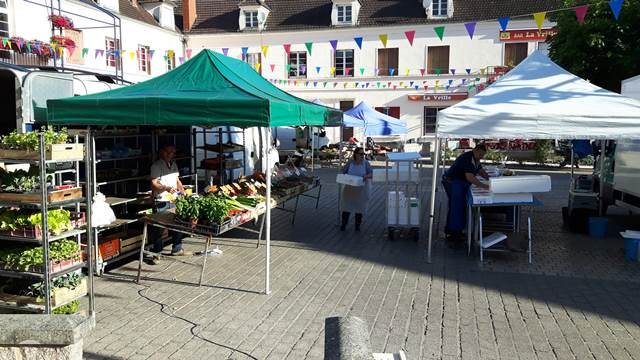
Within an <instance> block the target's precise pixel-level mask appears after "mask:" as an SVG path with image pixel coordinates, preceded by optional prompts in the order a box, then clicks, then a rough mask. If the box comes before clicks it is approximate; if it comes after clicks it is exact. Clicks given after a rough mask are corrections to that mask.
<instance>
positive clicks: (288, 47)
mask: <svg viewBox="0 0 640 360" xmlns="http://www.w3.org/2000/svg"><path fill="white" fill-rule="evenodd" d="M282 47H284V52H285V53H286V54H287V55H289V54H291V44H283V45H282Z"/></svg>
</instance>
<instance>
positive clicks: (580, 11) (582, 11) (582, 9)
mask: <svg viewBox="0 0 640 360" xmlns="http://www.w3.org/2000/svg"><path fill="white" fill-rule="evenodd" d="M587 10H589V5H582V6H578V7H577V8H576V19H577V20H578V24H580V25H582V24H584V18H585V16H587Z"/></svg>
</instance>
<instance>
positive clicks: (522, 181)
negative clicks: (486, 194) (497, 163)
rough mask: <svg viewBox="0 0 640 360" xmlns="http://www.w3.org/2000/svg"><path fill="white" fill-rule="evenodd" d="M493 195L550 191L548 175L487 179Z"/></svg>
mask: <svg viewBox="0 0 640 360" xmlns="http://www.w3.org/2000/svg"><path fill="white" fill-rule="evenodd" d="M489 186H490V189H491V192H492V193H494V194H514V193H534V192H536V193H538V192H549V191H551V177H550V176H549V175H524V176H501V177H496V178H490V179H489Z"/></svg>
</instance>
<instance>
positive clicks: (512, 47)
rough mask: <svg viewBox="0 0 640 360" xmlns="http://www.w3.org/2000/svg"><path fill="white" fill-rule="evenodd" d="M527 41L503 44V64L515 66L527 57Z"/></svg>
mask: <svg viewBox="0 0 640 360" xmlns="http://www.w3.org/2000/svg"><path fill="white" fill-rule="evenodd" d="M528 48H529V44H528V43H526V42H525V43H510V44H504V65H505V66H516V65H518V64H520V62H521V61H522V60H524V59H525V58H526V57H527V52H528Z"/></svg>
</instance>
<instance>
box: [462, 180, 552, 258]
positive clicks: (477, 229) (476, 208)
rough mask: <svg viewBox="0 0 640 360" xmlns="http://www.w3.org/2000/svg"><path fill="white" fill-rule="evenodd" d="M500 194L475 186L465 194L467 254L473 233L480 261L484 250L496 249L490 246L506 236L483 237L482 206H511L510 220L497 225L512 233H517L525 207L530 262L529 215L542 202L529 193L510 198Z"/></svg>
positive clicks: (469, 252) (469, 251)
mask: <svg viewBox="0 0 640 360" xmlns="http://www.w3.org/2000/svg"><path fill="white" fill-rule="evenodd" d="M501 195H502V194H492V193H490V192H487V191H483V190H481V189H478V188H476V187H471V189H470V190H469V192H468V194H467V254H471V243H472V236H473V235H475V240H476V241H477V243H478V248H479V252H480V261H481V262H482V261H483V260H484V251H496V249H491V247H492V246H494V245H496V244H498V243H500V242H502V241H503V240H506V237H505V238H502V239H500V238H499V237H495V238H494V239H495V240H494V241H491V240H492V238H487V239H485V238H484V235H483V231H484V226H483V216H482V209H483V208H495V207H506V208H512V210H513V216H512V219H511V221H509V219H506V220H505V221H504V222H501V223H500V224H497V225H498V226H499V227H500V229H501V230H510V231H511V233H513V234H519V233H520V215H521V209H522V208H525V207H526V208H528V210H529V213H528V215H527V254H528V257H529V263H531V261H532V238H531V216H532V214H533V207H534V206H542V202H541V201H540V200H538V199H536V198H535V197H534V196H533V194H531V193H522V194H515V195H518V196H515V197H514V196H513V195H510V196H509V197H511V198H510V199H509V198H507V197H505V196H501ZM487 240H488V241H487ZM500 251H502V250H500Z"/></svg>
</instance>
